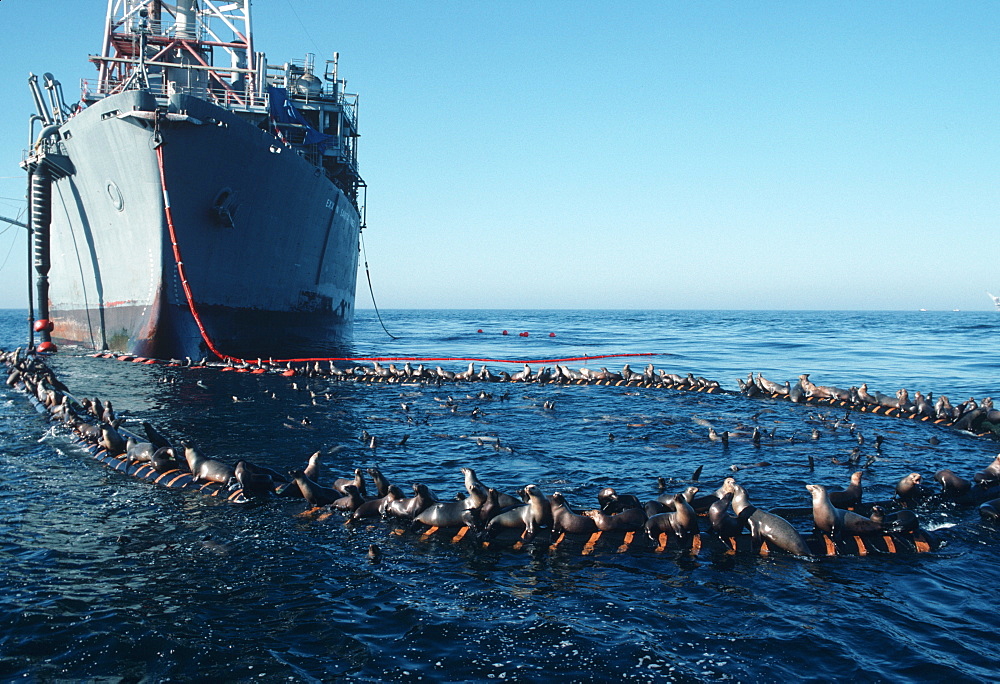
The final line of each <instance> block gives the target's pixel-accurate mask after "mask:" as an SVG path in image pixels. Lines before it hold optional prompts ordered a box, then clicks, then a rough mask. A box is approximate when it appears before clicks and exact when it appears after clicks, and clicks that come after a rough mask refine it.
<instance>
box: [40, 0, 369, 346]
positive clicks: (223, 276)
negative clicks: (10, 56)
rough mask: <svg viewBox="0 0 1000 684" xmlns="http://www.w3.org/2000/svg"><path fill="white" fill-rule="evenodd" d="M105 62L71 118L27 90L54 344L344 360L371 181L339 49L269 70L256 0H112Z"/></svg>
mask: <svg viewBox="0 0 1000 684" xmlns="http://www.w3.org/2000/svg"><path fill="white" fill-rule="evenodd" d="M91 61H93V62H94V63H95V64H96V66H97V68H98V77H97V78H96V79H95V80H88V81H84V82H83V88H82V96H81V101H80V103H79V104H77V105H74V106H73V107H68V106H66V104H65V103H64V102H63V98H62V92H61V87H60V85H59V83H58V82H57V81H56V80H55V79H54V78H52V76H51V75H49V74H46V75H45V76H44V79H43V81H44V89H45V91H46V92H45V93H43V92H42V88H40V87H39V85H38V82H37V79H36V78H35V77H34V76H32V77H31V79H30V83H31V90H32V93H33V96H34V99H35V105H36V110H37V112H38V113H37V114H36V115H35V116H34V117H33V121H37V126H36V125H35V124H34V123H33V126H32V131H33V138H36V139H35V141H34V145H33V147H32V149H31V150H30V151H29V153H28V155H27V156H26V159H25V162H24V166H25V168H26V169H27V170H28V172H29V175H30V183H31V194H32V220H31V223H32V229H33V232H34V235H35V238H34V248H35V257H34V261H35V270H36V274H37V276H38V288H37V291H38V299H39V302H38V305H39V310H40V311H41V313H40V317H41V318H47V319H48V320H50V321H51V326H49V327H52V332H51V336H52V338H53V339H54V340H55V341H56V342H71V343H78V344H83V345H86V346H90V347H94V348H98V349H117V350H123V351H128V352H131V353H134V354H138V355H142V356H156V357H160V358H168V357H182V356H192V357H200V356H203V355H206V354H208V355H211V354H213V353H214V354H216V355H219V356H236V357H242V358H256V357H259V356H263V357H278V358H280V357H301V356H315V355H324V354H326V355H328V354H330V353H333V352H335V351H337V350H338V349H340V347H341V345H342V343H343V342H344V341H345V340H346V339H347V338H348V336H349V334H350V330H351V322H352V319H353V309H354V294H355V282H356V273H357V263H358V241H359V232H360V229H361V223H362V221H361V214H362V213H363V199H364V189H365V185H364V182H363V181H362V180H361V177H360V175H359V173H358V164H357V145H356V143H357V137H358V129H357V96H356V95H351V94H348V93H346V92H345V91H344V86H345V81H344V80H343V79H341V78H340V77H339V74H338V59H337V56H336V54H335V55H334V59H332V60H329V61H326V62H325V66H324V68H323V70H322V72H320V71H319V70H317V68H316V65H315V62H314V58H313V56H312V55H307V56H306V58H305V59H304V60H302V61H298V62H295V61H290V62H285V63H283V64H280V65H272V64H269V63H268V60H267V58H266V56H265V55H264V53H262V52H259V51H256V49H255V46H254V43H253V37H252V32H251V11H250V3H249V0H235V1H230V2H219V1H216V0H178V2H176V4H171V3H167V2H164V1H162V0H109V2H108V5H107V15H106V25H105V35H104V42H103V47H102V51H101V54H100V55H98V56H93V57H91ZM36 128H40V131H39V132H38V134H37V137H36V136H35V134H34V131H35V130H36ZM46 228H48V230H46ZM46 305H48V309H49V313H48V315H47V316H46V315H45V306H46ZM46 327H47V326H46V325H42V326H41V329H42V332H43V336H44V335H45V331H44V328H46Z"/></svg>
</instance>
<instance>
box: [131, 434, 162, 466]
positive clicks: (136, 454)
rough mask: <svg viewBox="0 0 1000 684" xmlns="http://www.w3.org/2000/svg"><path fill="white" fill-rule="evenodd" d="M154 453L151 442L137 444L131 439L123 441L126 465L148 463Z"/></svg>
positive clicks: (154, 447)
mask: <svg viewBox="0 0 1000 684" xmlns="http://www.w3.org/2000/svg"><path fill="white" fill-rule="evenodd" d="M154 453H156V446H154V445H153V444H152V443H151V442H137V441H135V439H133V438H132V437H129V438H128V439H127V440H125V460H126V461H127V462H128V463H148V462H149V461H150V460H152V458H153V454H154Z"/></svg>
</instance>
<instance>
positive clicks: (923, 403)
mask: <svg viewBox="0 0 1000 684" xmlns="http://www.w3.org/2000/svg"><path fill="white" fill-rule="evenodd" d="M736 382H737V384H739V387H740V393H741V394H743V395H745V396H748V397H767V398H773V399H786V400H788V401H792V402H795V403H804V402H814V403H826V404H831V405H834V406H843V407H848V408H853V409H855V410H858V411H862V412H866V413H877V414H882V415H889V416H897V417H901V418H911V419H914V420H922V421H929V422H933V423H936V424H939V425H947V426H948V427H952V428H955V429H956V430H964V431H966V432H971V433H973V434H976V435H992V436H997V435H998V434H1000V410H997V409H995V408H993V399H992V398H991V397H986V398H985V399H983V400H982V401H977V400H976V398H975V397H969V398H968V399H967V400H966V401H963V402H961V403H960V404H958V405H957V406H954V405H952V403H951V401H950V400H949V399H948V397H946V396H944V395H941V396H939V397H938V398H937V399H934V396H933V393H932V392H927V393H926V394H924V393H922V392H920V391H919V390H917V391H915V392H914V393H913V396H912V397H911V396H910V392H909V390H907V389H906V388H900V389H899V390H896V392H895V394H893V395H892V396H890V395H887V394H882V393H881V392H871V391H869V389H868V383H862V384H861V386H860V387H850V388H848V389H843V388H840V387H835V386H832V385H817V384H815V383H813V382H812V381H811V380H810V379H809V374H808V373H803V374H801V375H799V377H798V380H797V381H796V382H795V384H794V385H793V384H792V383H791V382H789V381H787V380H786V381H785V382H784V384H779V383H776V382H773V381H771V380H768V379H767V378H765V377H764V376H763V374H761V373H758V374H757V375H756V377H755V376H754V374H753V373H752V372H751V373H750V374H748V375H747V379H746V380H744V379H742V378H738V379H737V381H736Z"/></svg>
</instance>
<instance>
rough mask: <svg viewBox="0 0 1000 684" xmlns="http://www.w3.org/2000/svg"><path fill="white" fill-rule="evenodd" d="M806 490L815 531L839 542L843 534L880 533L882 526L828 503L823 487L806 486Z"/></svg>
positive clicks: (828, 499)
mask: <svg viewBox="0 0 1000 684" xmlns="http://www.w3.org/2000/svg"><path fill="white" fill-rule="evenodd" d="M806 489H807V490H809V493H810V494H811V495H812V509H813V523H814V524H815V525H816V529H818V530H819V531H821V532H824V533H826V534H828V535H830V536H831V537H832V538H833V539H834V541H840V540H841V539H843V537H844V535H845V534H849V535H853V534H874V533H877V532H881V531H882V526H881V525H879V524H878V523H877V522H874V521H872V520H871V519H869V518H866V517H864V516H863V515H858V514H857V513H854V512H852V511H845V510H843V509H840V508H836V507H835V506H834V505H833V504H832V503H830V497H829V496H827V493H826V487H824V486H823V485H817V484H807V485H806Z"/></svg>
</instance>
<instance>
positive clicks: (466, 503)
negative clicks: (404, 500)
mask: <svg viewBox="0 0 1000 684" xmlns="http://www.w3.org/2000/svg"><path fill="white" fill-rule="evenodd" d="M486 496H487V493H486V490H485V489H483V488H482V486H480V487H474V488H473V489H472V491H471V492H469V496H467V497H466V498H464V499H462V500H461V501H449V502H447V503H436V504H432V505H430V506H428V507H427V508H425V509H424V510H422V511H421V512H420V513H419V514H418V515H417V516H416V517H414V518H413V521H414V522H417V523H423V524H424V525H427V526H428V527H463V526H464V527H478V517H477V516H476V510H478V509H479V508H480V507H481V506H482V505H483V504H484V503H486Z"/></svg>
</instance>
